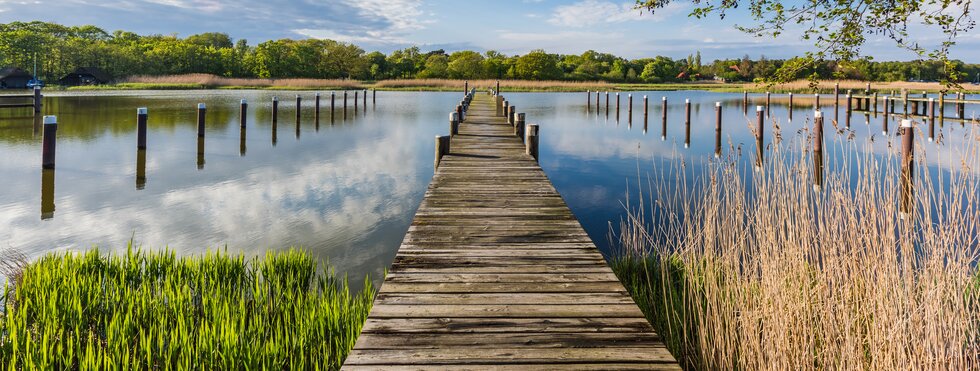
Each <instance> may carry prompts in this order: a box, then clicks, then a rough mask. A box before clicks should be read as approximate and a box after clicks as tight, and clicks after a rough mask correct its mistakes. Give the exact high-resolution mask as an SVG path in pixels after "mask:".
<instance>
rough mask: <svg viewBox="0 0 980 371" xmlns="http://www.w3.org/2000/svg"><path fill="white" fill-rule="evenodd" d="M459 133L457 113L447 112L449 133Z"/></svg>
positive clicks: (451, 134)
mask: <svg viewBox="0 0 980 371" xmlns="http://www.w3.org/2000/svg"><path fill="white" fill-rule="evenodd" d="M456 134H459V113H456V111H453V112H450V113H449V135H450V136H453V135H456Z"/></svg>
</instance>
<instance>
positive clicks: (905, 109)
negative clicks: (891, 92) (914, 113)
mask: <svg viewBox="0 0 980 371" xmlns="http://www.w3.org/2000/svg"><path fill="white" fill-rule="evenodd" d="M902 115H904V116H905V117H909V92H908V91H906V90H905V89H902Z"/></svg>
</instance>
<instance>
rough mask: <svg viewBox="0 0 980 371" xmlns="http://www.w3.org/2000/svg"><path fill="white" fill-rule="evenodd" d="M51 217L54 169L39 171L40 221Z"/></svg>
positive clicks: (52, 214)
mask: <svg viewBox="0 0 980 371" xmlns="http://www.w3.org/2000/svg"><path fill="white" fill-rule="evenodd" d="M42 120H43V118H42ZM53 217H54V169H41V220H47V219H51V218H53Z"/></svg>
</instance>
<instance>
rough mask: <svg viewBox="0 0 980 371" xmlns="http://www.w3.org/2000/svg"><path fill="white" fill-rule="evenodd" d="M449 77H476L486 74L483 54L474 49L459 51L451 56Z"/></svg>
mask: <svg viewBox="0 0 980 371" xmlns="http://www.w3.org/2000/svg"><path fill="white" fill-rule="evenodd" d="M447 69H448V73H449V77H450V78H454V79H476V78H480V77H483V76H484V70H483V56H482V55H480V53H477V52H474V51H469V50H465V51H459V52H455V53H453V54H452V55H450V56H449V65H448V67H447Z"/></svg>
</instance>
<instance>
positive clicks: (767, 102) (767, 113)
mask: <svg viewBox="0 0 980 371" xmlns="http://www.w3.org/2000/svg"><path fill="white" fill-rule="evenodd" d="M770 98H771V96H770V94H769V92H768V91H767V92H766V116H769V114H770V113H771V111H770V108H769V107H770V106H769V104H770V103H771V99H770Z"/></svg>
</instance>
